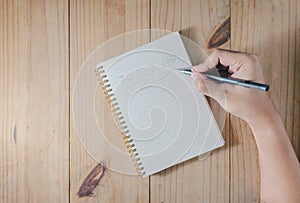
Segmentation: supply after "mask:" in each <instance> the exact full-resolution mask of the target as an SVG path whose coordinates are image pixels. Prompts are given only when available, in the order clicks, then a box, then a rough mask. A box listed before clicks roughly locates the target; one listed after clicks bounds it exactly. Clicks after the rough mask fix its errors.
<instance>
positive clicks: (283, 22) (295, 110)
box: [231, 0, 300, 202]
mask: <svg viewBox="0 0 300 203" xmlns="http://www.w3.org/2000/svg"><path fill="white" fill-rule="evenodd" d="M231 5H232V6H231V19H232V22H231V26H232V38H231V47H232V49H234V50H239V51H246V52H251V53H256V54H259V55H260V56H261V58H262V63H263V67H264V74H265V76H266V79H267V81H268V82H269V83H270V87H271V89H270V96H271V99H272V101H273V103H274V105H275V106H276V108H277V109H278V111H279V112H280V114H281V117H282V119H283V121H284V124H285V126H286V128H287V130H288V134H289V136H290V139H291V141H292V142H293V146H294V148H295V150H296V152H297V154H298V157H299V153H300V142H299V139H300V131H299V125H298V124H299V123H300V116H299V93H300V92H299V86H300V84H299V78H300V75H299V70H297V68H296V66H297V64H298V63H299V41H300V39H299V33H298V32H299V26H300V24H299V15H297V13H299V11H300V10H299V3H297V1H293V0H290V1H279V0H278V1H271V0H268V1H238V0H233V1H232V4H231ZM297 11H298V12H297ZM297 62H298V63H297ZM231 129H234V130H233V133H232V136H231V157H232V158H231V201H232V202H259V170H258V166H259V165H258V157H257V151H256V147H255V142H254V140H253V137H252V135H251V131H250V129H249V128H248V126H247V125H246V124H245V123H244V122H243V121H241V120H239V119H236V118H233V117H232V119H231Z"/></svg>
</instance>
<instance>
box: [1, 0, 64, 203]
mask: <svg viewBox="0 0 300 203" xmlns="http://www.w3.org/2000/svg"><path fill="white" fill-rule="evenodd" d="M0 24H1V31H0V111H1V125H0V134H1V138H0V143H1V144H0V146H1V147H0V202H68V201H69V195H68V193H69V175H68V172H69V164H68V160H69V145H68V142H69V140H68V139H69V135H68V132H69V116H68V115H69V97H68V91H69V84H68V77H69V75H68V49H67V47H68V29H67V28H68V1H37V2H32V1H27V0H25V1H11V0H7V1H1V2H0Z"/></svg>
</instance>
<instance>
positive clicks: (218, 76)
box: [178, 66, 269, 91]
mask: <svg viewBox="0 0 300 203" xmlns="http://www.w3.org/2000/svg"><path fill="white" fill-rule="evenodd" d="M219 67H220V66H219ZM224 68H225V67H223V68H213V69H210V70H209V71H207V72H203V73H201V74H204V75H205V76H206V77H207V78H209V79H212V80H216V81H218V82H224V83H228V84H232V85H239V86H242V87H247V88H251V89H256V90H261V91H268V90H269V85H268V84H261V83H258V82H253V81H250V80H243V79H238V78H232V77H230V73H228V72H227V71H228V69H226V68H225V69H224ZM178 70H179V71H180V72H182V73H184V74H186V75H192V73H193V72H192V70H191V69H178ZM224 73H225V74H224Z"/></svg>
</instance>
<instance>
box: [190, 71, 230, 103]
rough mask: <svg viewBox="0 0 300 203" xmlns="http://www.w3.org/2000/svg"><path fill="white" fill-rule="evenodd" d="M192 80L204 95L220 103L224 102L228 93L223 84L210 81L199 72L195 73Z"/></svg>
mask: <svg viewBox="0 0 300 203" xmlns="http://www.w3.org/2000/svg"><path fill="white" fill-rule="evenodd" d="M191 78H192V80H193V81H194V84H195V87H196V89H197V90H198V91H200V92H201V93H202V94H205V95H207V96H209V97H212V98H214V99H215V100H217V101H218V102H219V103H220V102H222V101H223V100H224V98H225V92H226V91H225V88H224V86H223V85H222V84H220V83H217V82H215V81H213V80H210V79H208V78H207V77H206V76H205V75H202V74H200V73H198V72H194V73H193V74H192V75H191Z"/></svg>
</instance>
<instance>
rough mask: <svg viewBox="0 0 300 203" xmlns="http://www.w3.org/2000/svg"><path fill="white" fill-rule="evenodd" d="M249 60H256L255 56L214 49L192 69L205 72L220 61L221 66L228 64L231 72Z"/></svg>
mask: <svg viewBox="0 0 300 203" xmlns="http://www.w3.org/2000/svg"><path fill="white" fill-rule="evenodd" d="M252 58H253V59H252ZM250 60H257V56H255V55H250V54H246V53H242V52H235V51H231V50H224V49H216V50H214V51H213V52H212V54H210V55H209V57H208V58H207V59H206V60H205V61H204V62H203V63H202V64H199V65H197V66H194V67H193V68H192V70H193V71H194V72H205V71H208V70H209V69H211V68H214V67H216V65H218V63H220V64H222V65H223V66H229V70H230V71H231V72H236V71H238V70H239V68H240V67H241V65H243V64H244V63H246V62H249V61H250Z"/></svg>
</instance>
